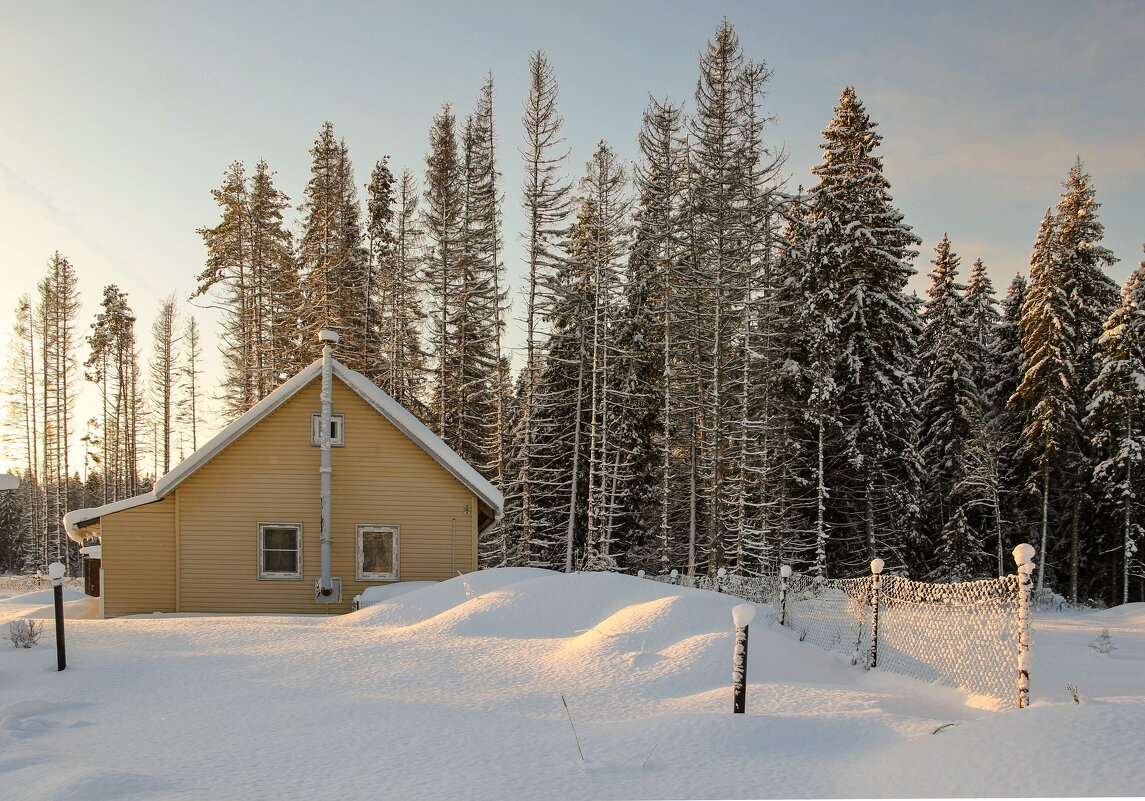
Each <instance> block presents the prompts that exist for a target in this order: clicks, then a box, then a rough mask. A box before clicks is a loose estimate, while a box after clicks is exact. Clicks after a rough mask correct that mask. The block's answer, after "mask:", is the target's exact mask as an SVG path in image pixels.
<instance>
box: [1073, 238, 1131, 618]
mask: <svg viewBox="0 0 1145 801" xmlns="http://www.w3.org/2000/svg"><path fill="white" fill-rule="evenodd" d="M1142 376H1145V261H1143V262H1141V263H1140V264H1139V265H1138V267H1137V269H1136V270H1134V271H1133V272H1132V273H1131V274H1130V275H1129V278H1128V279H1127V280H1126V282H1125V288H1124V290H1123V291H1122V295H1121V303H1120V304H1119V306H1118V308H1117V309H1116V310H1115V311H1114V312H1113V314H1112V315H1110V317H1109V319H1108V320H1107V321H1106V324H1105V333H1104V334H1103V336H1102V337H1101V361H1100V366H1099V369H1098V373H1097V376H1096V377H1095V378H1094V380H1093V381H1092V382H1091V383H1090V385H1089V387H1088V392H1089V396H1090V398H1091V401H1090V406H1089V415H1088V418H1087V421H1086V422H1087V425H1088V427H1089V430H1090V431H1091V432H1092V444H1093V446H1094V449H1095V455H1096V456H1097V458H1098V460H1099V461H1098V462H1097V465H1096V467H1094V471H1093V483H1094V487H1095V489H1096V490H1097V492H1098V493H1099V494H1100V497H1101V499H1102V500H1103V501H1104V503H1103V504H1102V511H1103V512H1105V513H1106V514H1108V515H1109V516H1110V517H1112V518H1113V520H1114V521H1115V523H1116V527H1117V529H1118V530H1119V533H1120V535H1121V536H1120V540H1121V541H1120V543H1117V544H1119V545H1120V547H1119V548H1118V547H1114V549H1113V551H1114V553H1116V554H1118V556H1119V557H1120V561H1121V564H1120V568H1121V569H1120V571H1117V572H1118V573H1119V577H1120V582H1121V592H1120V593H1115V592H1114V591H1115V590H1116V586H1115V582H1108V585H1109V586H1108V589H1109V591H1110V592H1109V595H1110V596H1112V598H1113V599H1119V600H1120V603H1123V604H1125V603H1129V585H1130V581H1131V577H1132V576H1133V575H1134V569H1135V568H1136V571H1137V573H1138V574H1140V572H1141V560H1140V559H1139V558H1138V556H1137V553H1138V551H1139V543H1140V542H1141V537H1142V532H1143V527H1142V521H1141V519H1140V514H1139V513H1138V511H1137V508H1136V507H1137V505H1138V504H1137V503H1136V501H1137V500H1138V499H1139V498H1141V497H1142V496H1143V493H1145V386H1143V385H1142ZM1107 581H1108V580H1107Z"/></svg>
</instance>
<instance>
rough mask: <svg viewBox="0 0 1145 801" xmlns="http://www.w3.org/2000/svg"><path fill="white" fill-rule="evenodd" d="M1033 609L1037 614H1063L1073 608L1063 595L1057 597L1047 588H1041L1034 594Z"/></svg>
mask: <svg viewBox="0 0 1145 801" xmlns="http://www.w3.org/2000/svg"><path fill="white" fill-rule="evenodd" d="M1033 608H1034V609H1035V610H1036V611H1038V612H1064V611H1065V610H1067V609H1073V608H1075V607H1074V605H1073V604H1072V603H1070V601H1069V599H1068V598H1066V597H1065V596H1064V595H1058V594H1057V593H1056V592H1054V591H1053V590H1051V589H1050V588H1049V587H1043V588H1042V589H1040V590H1037V591H1036V592H1035V593H1034V598H1033Z"/></svg>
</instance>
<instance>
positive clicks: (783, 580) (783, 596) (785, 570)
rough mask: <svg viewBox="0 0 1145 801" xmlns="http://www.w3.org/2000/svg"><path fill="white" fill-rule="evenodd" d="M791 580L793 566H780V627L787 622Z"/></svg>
mask: <svg viewBox="0 0 1145 801" xmlns="http://www.w3.org/2000/svg"><path fill="white" fill-rule="evenodd" d="M789 578H791V565H780V566H779V625H781V626H782V625H784V624H785V623H786V622H787V580H788V579H789Z"/></svg>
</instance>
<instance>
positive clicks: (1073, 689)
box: [1065, 684, 1081, 704]
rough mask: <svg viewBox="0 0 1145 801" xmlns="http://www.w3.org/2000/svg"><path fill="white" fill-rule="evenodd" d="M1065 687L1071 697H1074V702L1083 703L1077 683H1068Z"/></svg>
mask: <svg viewBox="0 0 1145 801" xmlns="http://www.w3.org/2000/svg"><path fill="white" fill-rule="evenodd" d="M1065 688H1066V691H1067V692H1068V693H1069V695H1070V698H1072V699H1073V702H1074V703H1075V704H1080V703H1081V693H1080V691H1078V689H1077V685H1076V684H1067V685H1066V686H1065Z"/></svg>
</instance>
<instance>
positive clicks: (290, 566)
mask: <svg viewBox="0 0 1145 801" xmlns="http://www.w3.org/2000/svg"><path fill="white" fill-rule="evenodd" d="M262 569H263V572H266V573H297V572H298V551H265V550H264V551H263V552H262Z"/></svg>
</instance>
